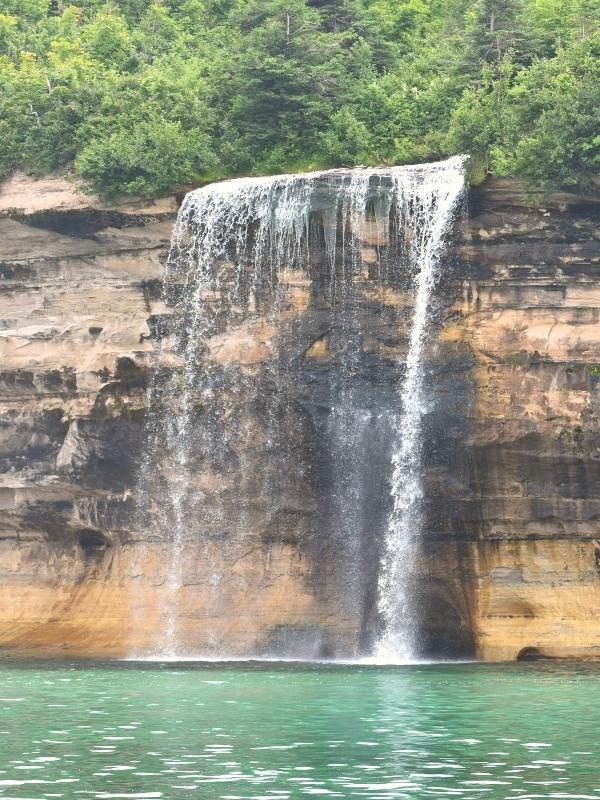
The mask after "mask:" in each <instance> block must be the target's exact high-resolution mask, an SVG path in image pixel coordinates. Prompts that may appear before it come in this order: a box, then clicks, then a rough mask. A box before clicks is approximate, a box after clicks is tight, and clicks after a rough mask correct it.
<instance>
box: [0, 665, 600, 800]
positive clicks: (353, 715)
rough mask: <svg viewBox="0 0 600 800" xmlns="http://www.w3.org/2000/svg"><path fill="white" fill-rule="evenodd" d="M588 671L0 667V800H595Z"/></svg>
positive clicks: (599, 723)
mask: <svg viewBox="0 0 600 800" xmlns="http://www.w3.org/2000/svg"><path fill="white" fill-rule="evenodd" d="M599 737H600V669H597V668H594V667H590V666H588V667H585V666H576V665H571V666H569V665H560V666H558V665H556V666H552V665H541V664H540V663H539V662H538V663H536V664H532V665H507V666H486V665H476V664H468V665H446V666H440V665H435V666H422V667H421V666H420V667H415V666H413V667H389V668H383V667H360V666H355V667H337V666H336V667H334V666H323V665H321V666H314V667H312V666H293V665H275V664H266V665H260V666H254V667H253V666H248V665H208V666H199V665H189V666H180V665H177V666H173V665H162V666H160V665H154V666H140V665H124V666H111V665H101V664H99V665H94V666H90V665H66V664H61V665H56V664H54V665H39V664H38V665H35V666H34V665H21V666H19V665H9V664H3V665H0V798H20V800H23V799H24V798H29V799H30V800H38V798H194V797H197V798H206V799H207V800H211V799H212V798H223V800H235V799H236V798H255V800H259V799H260V800H263V799H264V800H283V799H284V798H305V797H313V796H314V797H324V798H329V797H331V798H334V797H344V798H346V797H348V798H371V799H372V800H374V799H375V798H377V799H378V800H383V799H384V798H385V799H386V800H387V799H388V798H468V799H469V800H474V799H475V798H489V799H490V800H492V799H493V800H496V798H498V800H500V798H502V800H505V799H506V798H519V800H525V799H527V800H528V799H529V798H600V762H599V759H598V755H599V751H600V748H599V741H598V739H599Z"/></svg>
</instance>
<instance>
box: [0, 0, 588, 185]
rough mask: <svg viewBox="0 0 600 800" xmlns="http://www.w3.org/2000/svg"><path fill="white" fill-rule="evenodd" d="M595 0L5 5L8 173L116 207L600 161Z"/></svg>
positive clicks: (1, 106) (0, 165)
mask: <svg viewBox="0 0 600 800" xmlns="http://www.w3.org/2000/svg"><path fill="white" fill-rule="evenodd" d="M599 56H600V0H113V2H110V3H105V2H103V1H102V0H73V2H72V3H69V2H68V0H62V1H61V0H3V2H2V4H1V6H0V171H2V172H3V173H8V172H9V171H10V170H12V169H14V168H16V167H22V168H24V169H26V170H28V171H29V172H31V173H33V174H42V173H45V172H48V171H51V170H55V169H61V168H64V167H66V166H67V167H70V168H74V170H75V172H76V173H78V174H79V175H80V176H81V177H83V178H84V180H85V181H86V182H87V184H88V185H89V187H90V188H91V189H92V190H94V191H97V192H99V193H100V194H102V195H104V196H105V197H115V196H118V195H128V194H145V195H157V194H160V193H164V192H166V191H169V190H171V189H174V188H175V187H177V186H181V185H186V184H192V183H198V182H200V181H205V180H208V179H212V178H217V177H224V176H228V175H234V174H241V173H271V172H280V171H290V170H296V169H309V168H319V167H331V166H340V165H354V164H361V163H362V164H380V163H381V164H398V163H406V162H411V161H424V160H428V159H435V158H439V157H443V156H446V155H450V154H453V153H457V152H468V153H470V154H471V155H472V164H473V168H474V170H475V172H476V173H478V174H479V175H480V176H481V175H483V174H485V173H486V172H491V173H493V174H496V175H507V174H517V175H520V176H522V177H523V178H525V180H526V181H527V182H528V183H529V184H531V185H532V186H533V185H537V186H541V187H542V188H547V189H549V188H555V187H562V186H571V185H574V184H576V183H578V182H581V180H582V179H583V178H584V176H589V175H590V174H593V173H596V172H597V171H598V165H599V164H600V135H599V132H600V58H599Z"/></svg>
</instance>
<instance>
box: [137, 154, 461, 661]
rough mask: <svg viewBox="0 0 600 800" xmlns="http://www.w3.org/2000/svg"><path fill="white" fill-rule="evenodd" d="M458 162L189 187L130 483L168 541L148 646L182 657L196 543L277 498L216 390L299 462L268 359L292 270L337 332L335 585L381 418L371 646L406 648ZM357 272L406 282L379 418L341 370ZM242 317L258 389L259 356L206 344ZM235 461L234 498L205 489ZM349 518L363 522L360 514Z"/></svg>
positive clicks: (354, 336) (276, 364)
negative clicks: (438, 296) (141, 457)
mask: <svg viewBox="0 0 600 800" xmlns="http://www.w3.org/2000/svg"><path fill="white" fill-rule="evenodd" d="M463 161H464V159H463V158H462V157H455V158H452V159H449V160H447V161H444V162H439V163H436V164H427V165H419V166H410V167H391V168H385V169H362V168H361V169H354V170H330V171H323V172H315V173H307V174H297V175H281V176H273V177H264V178H242V179H234V180H230V181H224V182H221V183H216V184H211V185H209V186H206V187H203V188H201V189H198V190H196V191H193V192H190V193H189V194H188V195H187V196H186V198H185V200H184V202H183V204H182V206H181V208H180V211H179V214H178V218H177V222H176V224H175V228H174V231H173V237H172V243H171V249H170V253H169V256H168V260H167V265H166V274H165V288H164V296H165V301H166V303H167V305H168V306H169V307H170V308H171V310H172V314H171V316H170V319H169V320H168V321H166V322H164V325H163V327H164V328H165V330H163V334H164V336H163V341H164V342H165V344H164V346H163V347H162V348H161V349H160V350H159V352H158V354H157V360H156V366H155V369H154V372H153V375H152V378H151V381H150V388H149V390H148V395H149V406H150V410H149V415H148V417H149V430H150V442H149V446H148V449H147V458H146V462H145V464H144V465H143V467H142V470H141V473H142V474H141V479H140V487H141V489H140V491H141V494H143V495H144V497H145V498H146V501H147V502H148V505H150V506H152V508H153V509H154V511H155V517H156V520H155V526H156V527H157V528H158V530H159V535H160V536H162V538H163V540H165V541H166V542H167V544H168V551H169V556H168V559H169V561H168V564H166V567H165V569H166V574H167V579H166V582H167V595H168V601H167V603H166V606H165V612H164V619H165V625H164V630H163V631H161V633H160V636H161V642H160V644H159V645H158V648H157V653H160V654H161V655H167V656H173V657H175V656H184V655H190V653H189V652H188V648H187V646H186V644H185V640H186V635H185V633H184V632H183V631H181V630H180V625H181V620H180V614H179V613H178V610H179V609H178V601H179V596H180V593H181V591H182V588H183V587H184V585H185V583H186V569H187V568H188V564H187V560H186V547H187V546H188V544H189V542H190V537H191V536H200V537H203V536H204V537H206V539H207V542H208V544H207V548H208V549H207V551H206V552H207V553H210V552H211V551H210V547H211V546H212V545H211V544H210V542H212V541H213V540H214V541H217V540H218V541H221V542H224V541H227V542H232V541H237V540H238V539H239V538H240V537H239V536H238V534H239V533H240V532H243V531H244V530H245V529H246V528H247V527H251V525H252V524H253V523H252V520H253V519H254V518H255V517H256V516H257V514H258V512H257V510H256V504H257V494H259V495H260V494H261V492H262V493H263V494H264V492H270V493H273V496H276V495H277V492H278V491H279V487H280V485H281V477H280V475H278V474H277V469H276V468H275V467H272V468H270V469H271V472H270V473H269V474H266V473H265V475H262V476H261V477H260V480H261V481H262V483H260V491H258V492H257V488H256V485H255V484H256V482H257V481H258V480H259V478H257V477H256V476H255V475H253V474H252V472H253V469H252V465H250V464H248V465H247V468H246V469H245V468H244V463H243V462H244V458H246V456H245V455H244V453H245V450H244V448H243V447H241V446H240V436H241V435H242V434H240V433H239V431H240V430H242V429H243V425H242V423H241V422H240V421H239V420H238V424H237V427H235V426H233V425H229V424H228V419H227V414H228V413H233V412H232V411H231V410H230V409H229V408H228V401H227V398H229V397H234V398H235V397H239V396H242V395H243V396H244V397H250V398H251V401H252V403H256V404H258V405H260V406H261V408H262V413H263V426H262V429H261V436H262V441H263V448H264V450H265V451H266V452H267V453H269V452H272V453H273V454H277V458H279V459H283V460H284V462H285V463H288V462H291V461H293V454H292V453H291V451H289V447H288V445H286V442H285V435H284V434H282V433H281V430H280V428H281V415H282V412H281V408H280V406H281V404H282V403H283V401H284V399H285V396H286V395H285V392H288V394H289V380H288V381H287V383H286V380H287V379H286V377H285V376H286V369H288V367H289V365H287V364H286V362H285V359H284V358H283V357H282V356H281V354H279V353H278V350H277V347H278V346H277V342H276V334H275V333H274V331H277V328H278V326H280V323H281V320H285V319H287V318H288V316H289V314H290V312H289V297H288V295H287V294H286V291H287V288H286V287H289V286H290V285H293V282H294V280H297V278H296V277H295V276H297V275H299V274H300V275H305V276H306V279H307V281H308V282H310V284H311V286H313V287H314V286H315V285H318V286H317V289H318V292H317V290H316V289H313V291H312V295H313V301H314V297H316V296H317V294H318V295H319V297H320V298H321V300H320V302H321V303H325V304H326V305H327V308H328V309H329V311H328V313H329V315H330V320H331V322H330V324H329V327H328V328H327V331H328V333H326V335H327V336H330V338H331V339H332V341H334V342H335V347H333V348H332V349H334V350H335V351H336V352H340V353H341V355H340V356H339V359H338V363H337V371H336V370H330V373H328V374H329V378H328V380H329V386H330V390H329V397H330V400H329V401H328V402H330V404H331V406H330V413H329V416H328V417H327V423H326V434H327V437H328V440H329V439H330V440H331V441H332V442H333V444H332V446H331V448H330V450H331V452H330V454H329V458H330V461H331V465H332V471H333V473H335V474H334V475H332V476H331V492H330V494H329V495H328V496H327V498H325V499H324V500H323V503H327V502H328V503H329V508H328V509H327V511H326V513H325V514H324V517H323V518H324V519H325V520H326V521H327V522H326V524H327V525H328V527H329V530H330V535H331V536H335V537H337V541H338V542H339V546H340V552H341V553H342V556H341V557H340V570H342V571H344V570H345V571H346V573H347V574H345V575H344V577H343V578H340V585H344V584H345V583H347V584H348V595H349V596H348V598H347V603H348V607H351V606H352V603H353V602H355V601H354V600H353V599H352V598H351V597H350V595H351V593H352V582H353V581H355V580H358V578H357V577H356V574H357V573H359V572H360V570H361V565H360V563H358V562H359V559H360V553H359V550H358V549H357V548H355V547H353V546H352V544H351V541H350V540H351V539H352V536H351V529H352V527H353V525H354V521H353V520H354V518H355V517H358V516H361V515H363V516H364V513H363V511H362V506H363V505H364V503H365V502H367V501H366V499H365V496H364V495H365V488H364V479H365V476H364V474H363V472H364V470H363V468H362V467H361V464H360V463H357V462H358V453H356V452H355V450H356V448H357V447H359V446H360V447H361V448H362V447H367V446H368V441H369V437H370V435H371V436H372V435H373V430H374V427H373V426H378V427H377V430H378V434H377V435H378V436H379V439H377V441H379V440H381V441H385V440H388V441H389V442H390V443H391V452H390V453H389V456H390V460H391V463H390V469H389V475H388V478H387V480H388V482H389V490H390V491H391V502H390V504H389V506H390V507H389V513H388V517H389V519H388V521H387V524H386V525H384V527H385V530H383V531H382V532H381V536H380V538H381V539H382V550H383V554H382V558H381V565H380V571H379V579H378V586H377V592H378V599H377V606H378V613H379V616H380V619H381V622H382V625H383V628H382V630H383V632H382V634H381V636H380V638H379V641H378V643H377V644H376V647H375V649H376V652H377V654H378V655H380V656H382V657H385V658H394V657H401V658H405V657H410V656H411V655H412V654H413V653H414V635H415V630H416V628H415V625H416V618H417V615H418V609H417V608H416V607H414V604H413V602H412V600H413V596H412V592H411V591H409V590H408V588H407V586H408V583H409V582H410V579H411V578H410V576H411V573H412V570H413V566H414V565H413V554H414V551H415V543H416V542H417V541H418V538H419V532H420V528H421V525H422V519H421V500H422V497H423V485H422V477H421V455H422V454H421V427H422V418H423V415H424V411H425V407H426V404H427V397H426V386H425V371H424V368H423V353H424V349H425V347H426V346H427V343H428V338H429V328H430V319H431V308H432V305H433V303H432V301H433V292H434V287H435V284H436V281H437V277H438V266H439V264H440V258H441V256H442V254H443V250H444V244H445V240H446V237H447V233H448V230H449V226H450V223H451V221H452V219H453V211H454V209H455V207H456V205H457V203H458V200H459V198H460V195H461V192H462V186H463ZM365 231H368V237H369V239H370V240H371V241H373V240H375V241H376V242H377V244H376V247H375V248H374V249H375V251H376V254H377V255H376V259H375V263H372V264H369V265H367V267H368V269H367V268H366V267H365V263H364V260H363V247H364V239H365V236H366V235H367V234H366V233H365ZM392 239H394V240H395V241H396V250H395V251H394V252H393V247H392V245H391V244H390V242H391V240H392ZM316 245H318V247H316ZM319 247H320V249H321V251H324V253H325V258H324V259H321V260H319V259H317V258H316V255H315V253H316V250H318V249H319ZM392 255H393V257H392ZM368 281H376V282H378V283H379V284H387V285H391V286H396V285H397V284H398V283H404V284H407V286H408V288H409V290H410V291H412V292H413V294H414V301H413V303H412V305H413V308H414V310H413V312H412V322H411V324H410V336H409V342H408V352H407V354H406V360H405V365H404V366H403V365H399V368H400V369H403V372H402V378H401V380H400V381H399V388H398V393H397V403H396V405H397V408H396V409H392V411H391V412H390V413H387V414H381V413H376V412H375V411H374V410H373V409H368V408H365V407H364V403H363V401H362V398H361V397H360V396H359V393H358V390H357V386H356V382H355V381H354V377H353V376H354V375H355V374H356V373H357V371H359V370H360V369H361V362H360V359H361V352H362V351H361V344H360V342H361V336H363V335H364V331H362V330H361V329H360V326H361V321H360V320H361V317H360V313H363V312H362V309H361V308H360V307H359V303H358V300H357V286H358V285H359V283H360V282H362V283H365V282H368ZM411 287H412V288H411ZM323 298H325V299H324V300H323ZM244 325H250V326H252V325H254V326H258V325H263V326H264V329H265V331H266V332H265V334H264V336H263V338H262V340H261V346H262V348H263V351H261V352H262V358H261V364H263V377H262V378H261V380H262V381H263V383H262V384H261V383H260V382H259V379H258V377H257V375H258V371H257V367H256V363H257V362H256V363H255V362H253V361H252V360H251V359H250V358H249V363H248V364H247V365H246V366H243V367H240V366H239V365H237V366H236V365H233V364H231V363H229V362H228V360H227V358H226V356H223V357H219V355H218V354H219V347H223V346H224V344H223V342H224V338H223V337H224V336H226V335H227V332H228V331H231V330H233V329H234V328H236V326H237V328H238V329H241V330H243V326H244ZM167 329H168V330H167ZM324 335H325V334H324ZM240 346H244V343H243V342H241V345H240ZM173 351H174V353H175V355H173ZM224 387H225V388H224ZM265 387H267V389H268V391H266V392H265ZM221 397H223V398H225V400H224V401H223V402H221V401H220V398H221ZM207 409H208V411H207ZM215 409H216V410H215ZM241 414H242V412H239V411H238V416H240V415H241ZM244 424H246V428H247V430H246V434H247V436H251V435H253V432H252V431H251V430H250V428H251V421H248V422H246V423H244ZM254 435H255V432H254ZM286 447H288V449H287V450H286ZM286 458H287V461H285V459H286ZM274 459H275V455H273V459H272V460H274ZM267 461H268V459H267ZM233 462H235V465H236V470H237V472H236V473H235V474H236V475H237V476H239V485H238V487H237V502H236V503H235V504H234V507H231V504H229V505H227V506H226V507H225V505H223V506H222V507H221V506H220V505H219V503H218V502H217V501H215V500H214V496H215V492H214V491H213V493H212V495H211V498H212V499H211V501H210V503H208V502H207V501H206V497H207V492H208V490H207V489H206V486H207V485H208V484H209V483H210V482H211V481H212V483H213V484H214V483H215V481H216V482H218V481H223V482H224V481H225V480H226V476H227V475H228V474H231V473H232V467H231V464H232V463H233ZM267 472H268V470H267ZM153 481H154V483H153ZM253 481H254V483H253ZM385 493H386V490H385V488H384V491H383V494H384V495H385ZM217 494H218V493H217ZM158 496H159V497H160V500H157V497H158ZM150 497H153V498H154V500H153V501H150V500H149V498H150ZM386 507H387V506H386ZM361 524H363V526H367V525H368V520H366V521H363V523H361ZM366 529H367V528H366V527H365V530H366ZM203 532H204V533H203ZM236 536H237V539H236ZM242 538H243V537H242ZM215 546H216V545H215ZM226 546H228V547H234V545H233V544H227V545H226ZM222 580H223V576H222V575H220V574H219V572H218V570H215V572H214V573H212V574H211V575H210V578H209V581H208V583H209V584H210V589H211V591H212V593H213V594H212V596H214V597H215V598H217V599H218V598H222V599H223V598H226V593H227V588H226V587H225V586H223V585H222ZM248 603H252V597H248ZM357 613H358V612H357ZM215 636H216V634H215ZM226 647H227V643H223V642H221V641H218V640H217V638H215V640H214V647H213V650H214V651H215V652H218V653H220V654H223V651H224V648H226Z"/></svg>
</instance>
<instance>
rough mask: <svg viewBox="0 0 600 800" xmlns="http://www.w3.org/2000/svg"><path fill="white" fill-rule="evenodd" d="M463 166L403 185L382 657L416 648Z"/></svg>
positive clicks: (457, 163)
mask: <svg viewBox="0 0 600 800" xmlns="http://www.w3.org/2000/svg"><path fill="white" fill-rule="evenodd" d="M462 165H463V162H462V160H461V159H453V160H452V161H451V164H450V165H449V166H448V167H447V168H446V169H444V170H443V171H437V170H431V171H427V172H426V174H425V175H424V176H423V177H422V179H421V180H420V181H418V182H415V181H414V175H413V174H410V173H409V176H404V178H405V181H404V184H403V186H402V187H401V188H400V187H399V192H402V194H403V196H404V198H405V200H406V199H407V198H410V200H409V206H410V208H411V211H412V213H411V217H412V219H411V222H412V225H411V227H412V230H413V231H414V240H413V244H412V259H413V261H414V263H415V264H416V265H417V271H416V274H415V280H414V282H415V303H414V311H413V318H412V324H411V330H410V341H409V347H408V354H407V357H406V372H405V377H404V380H403V382H402V386H401V390H400V402H401V408H402V413H401V417H400V424H399V426H398V430H397V432H396V442H395V446H394V452H393V455H392V469H393V471H392V480H391V495H392V500H393V507H392V511H391V514H390V518H389V522H388V529H387V533H386V537H385V549H384V555H383V559H382V565H381V571H380V574H379V600H378V606H379V611H380V613H381V616H382V620H383V635H382V636H381V637H380V639H379V641H378V643H377V655H378V656H382V657H384V658H390V659H394V660H397V659H405V660H411V659H413V658H414V657H415V655H416V654H417V652H418V642H417V634H418V613H419V609H418V605H417V603H415V602H414V594H415V592H414V587H413V586H411V573H412V572H413V569H414V567H415V563H414V560H415V554H416V547H415V545H416V543H417V542H418V539H419V535H420V533H421V526H422V518H421V510H422V507H421V501H422V499H423V493H424V486H423V473H422V467H421V458H422V420H423V416H424V413H425V410H426V406H427V398H426V397H425V372H424V366H423V351H424V348H425V347H426V345H427V343H428V333H429V322H430V319H431V307H432V302H433V298H432V294H433V290H434V288H435V285H436V282H437V279H438V269H437V268H438V265H439V262H440V258H441V255H442V253H443V249H444V244H445V236H446V234H447V232H448V227H449V225H450V222H451V221H452V212H453V210H454V209H455V207H456V205H457V203H458V200H459V198H460V196H461V194H462V191H463V185H464V177H463V171H462ZM397 180H398V179H397ZM407 184H408V186H407ZM406 188H408V192H406Z"/></svg>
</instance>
